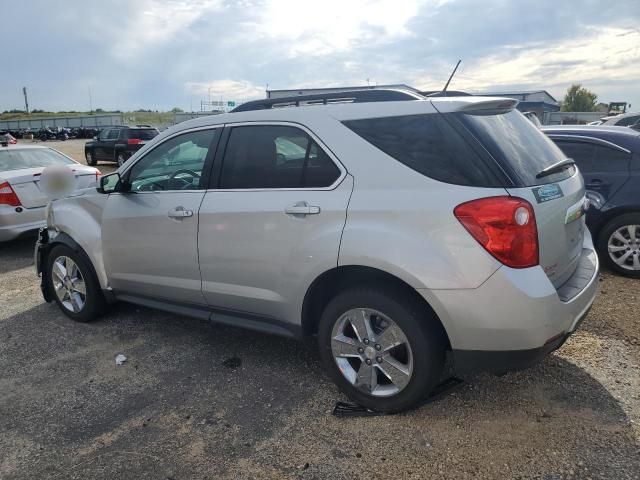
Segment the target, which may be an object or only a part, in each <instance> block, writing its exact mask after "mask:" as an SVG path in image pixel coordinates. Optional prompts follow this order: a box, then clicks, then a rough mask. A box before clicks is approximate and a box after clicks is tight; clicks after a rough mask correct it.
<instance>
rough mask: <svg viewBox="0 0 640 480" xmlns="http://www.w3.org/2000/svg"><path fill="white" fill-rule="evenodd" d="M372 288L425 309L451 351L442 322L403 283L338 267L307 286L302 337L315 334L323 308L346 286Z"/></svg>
mask: <svg viewBox="0 0 640 480" xmlns="http://www.w3.org/2000/svg"><path fill="white" fill-rule="evenodd" d="M355 285H376V286H384V288H387V289H395V290H397V291H401V292H402V293H404V294H406V295H408V296H409V297H410V298H411V299H412V301H415V302H416V303H417V304H419V305H421V306H423V307H424V308H426V309H428V311H430V312H431V313H432V314H433V318H435V319H436V320H437V323H438V325H439V328H440V330H441V333H442V335H443V338H444V339H445V342H446V348H447V349H450V348H451V342H450V340H449V335H448V334H447V330H446V328H445V326H444V324H443V323H442V320H441V319H440V317H439V316H438V314H437V313H436V311H435V310H434V308H433V307H432V306H431V305H430V304H429V302H427V300H425V299H424V298H423V297H422V296H421V295H420V294H419V293H418V292H417V291H416V289H415V288H413V287H412V286H411V285H409V284H408V283H407V282H405V281H404V280H402V279H400V278H398V277H397V276H395V275H392V274H390V273H388V272H385V271H384V270H380V269H377V268H374V267H367V266H362V265H342V266H338V267H335V268H332V269H331V270H327V271H325V272H323V273H322V274H321V275H319V276H318V277H317V278H316V279H315V280H314V281H313V282H312V283H311V285H310V286H309V288H308V289H307V292H306V294H305V296H304V300H303V303H302V335H303V336H312V335H315V334H317V332H318V324H319V321H320V316H321V315H322V310H323V307H324V305H326V304H327V302H329V300H330V299H331V298H333V296H335V295H336V294H337V293H338V292H340V291H341V290H343V289H344V288H347V287H349V286H355Z"/></svg>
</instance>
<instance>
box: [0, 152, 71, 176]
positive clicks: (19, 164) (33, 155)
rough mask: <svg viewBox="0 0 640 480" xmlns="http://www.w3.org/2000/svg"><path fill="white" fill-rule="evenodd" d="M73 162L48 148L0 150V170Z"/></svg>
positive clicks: (69, 163)
mask: <svg viewBox="0 0 640 480" xmlns="http://www.w3.org/2000/svg"><path fill="white" fill-rule="evenodd" d="M74 164H75V162H73V161H72V160H69V159H68V158H67V157H65V156H64V155H62V154H60V153H58V152H56V151H55V150H51V149H50V148H42V149H40V148H33V149H31V148H23V149H12V148H5V149H2V150H0V172H6V171H8V170H20V169H22V168H36V167H48V166H50V165H74Z"/></svg>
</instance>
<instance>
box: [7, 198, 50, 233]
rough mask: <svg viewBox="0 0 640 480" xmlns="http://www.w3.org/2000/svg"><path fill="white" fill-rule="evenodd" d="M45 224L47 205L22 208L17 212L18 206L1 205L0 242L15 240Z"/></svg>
mask: <svg viewBox="0 0 640 480" xmlns="http://www.w3.org/2000/svg"><path fill="white" fill-rule="evenodd" d="M45 224H46V221H45V207H38V208H22V211H21V212H16V207H11V206H8V205H3V206H1V207H0V242H6V241H9V240H13V239H14V238H17V237H19V236H20V235H22V234H23V233H25V232H29V231H32V230H38V229H39V228H40V227H43V226H44V225H45Z"/></svg>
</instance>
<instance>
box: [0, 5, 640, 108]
mask: <svg viewBox="0 0 640 480" xmlns="http://www.w3.org/2000/svg"><path fill="white" fill-rule="evenodd" d="M1 21H2V23H1V24H0V45H1V46H2V56H1V57H0V58H1V60H0V111H3V110H10V109H14V108H18V109H20V108H23V107H24V101H23V97H22V87H23V86H26V87H27V90H28V93H29V104H30V107H31V108H32V109H34V108H38V109H44V110H53V111H57V110H88V109H89V107H90V100H91V106H92V107H93V108H94V109H95V108H103V109H105V110H106V109H120V110H133V109H137V108H144V109H152V110H168V109H171V108H173V107H179V108H182V109H184V110H190V109H191V108H193V109H194V110H199V109H200V101H201V100H207V99H208V97H209V94H211V97H212V99H214V100H220V99H222V100H224V101H229V100H234V101H236V102H242V101H246V100H248V99H254V98H264V97H265V89H266V88H267V86H268V87H269V88H270V89H288V88H305V87H306V88H311V87H333V86H356V85H366V84H367V82H368V83H369V84H371V85H375V84H378V85H381V84H395V83H405V84H408V85H411V86H414V87H417V88H421V89H440V88H442V86H443V85H444V83H445V82H446V79H447V77H448V75H449V73H450V71H451V70H452V68H453V66H454V65H455V63H456V62H457V60H458V59H462V64H461V65H460V68H459V70H458V73H457V74H456V76H455V78H454V79H453V81H452V83H451V85H450V87H449V88H451V89H455V90H465V91H469V92H491V91H505V90H519V89H526V90H535V89H544V90H547V91H548V92H549V93H551V94H552V95H553V96H554V97H555V98H556V99H558V100H561V99H562V97H563V95H564V92H565V91H566V89H567V88H568V87H569V85H570V84H571V83H581V84H582V85H583V86H584V87H586V88H588V89H590V90H592V91H593V92H595V93H596V94H597V95H598V100H599V101H602V102H605V103H608V102H611V101H627V102H629V103H631V104H632V105H633V107H634V108H633V110H640V0H606V1H604V0H564V1H562V0H413V1H408V0H313V1H307V0H235V1H234V0H164V1H161V0H56V1H49V0H19V1H6V2H2V14H1Z"/></svg>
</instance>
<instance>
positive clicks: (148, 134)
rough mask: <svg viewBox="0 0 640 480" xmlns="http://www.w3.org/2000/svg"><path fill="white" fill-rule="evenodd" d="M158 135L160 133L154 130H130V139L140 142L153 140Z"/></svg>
mask: <svg viewBox="0 0 640 480" xmlns="http://www.w3.org/2000/svg"><path fill="white" fill-rule="evenodd" d="M157 135H158V131H157V130H154V129H152V128H144V129H143V128H132V129H131V130H129V138H137V139H138V140H151V139H152V138H153V137H155V136H157Z"/></svg>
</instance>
